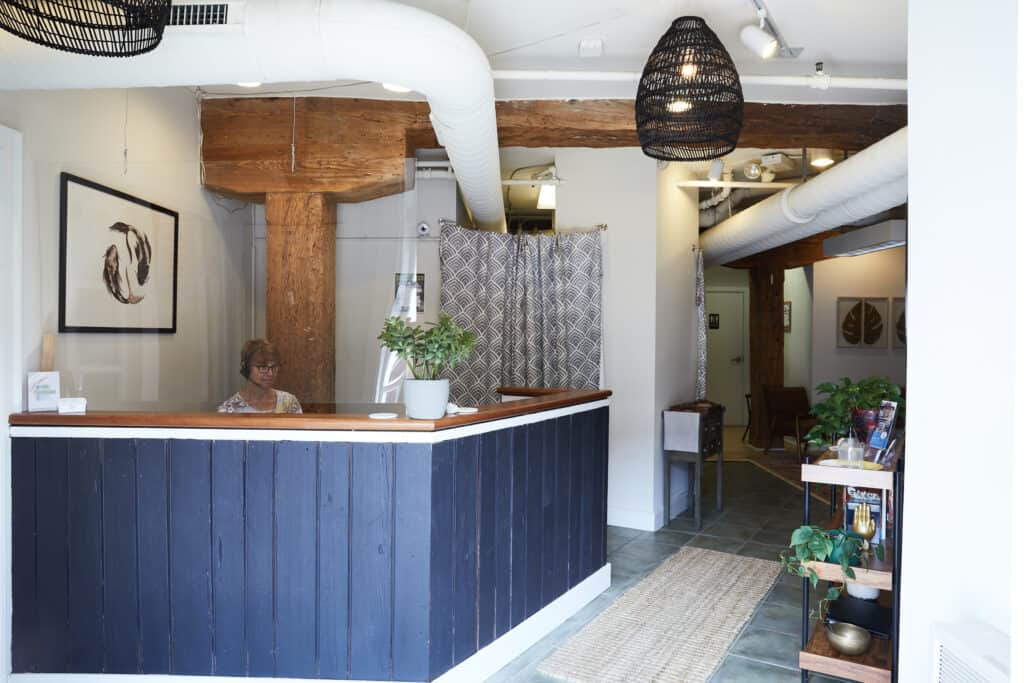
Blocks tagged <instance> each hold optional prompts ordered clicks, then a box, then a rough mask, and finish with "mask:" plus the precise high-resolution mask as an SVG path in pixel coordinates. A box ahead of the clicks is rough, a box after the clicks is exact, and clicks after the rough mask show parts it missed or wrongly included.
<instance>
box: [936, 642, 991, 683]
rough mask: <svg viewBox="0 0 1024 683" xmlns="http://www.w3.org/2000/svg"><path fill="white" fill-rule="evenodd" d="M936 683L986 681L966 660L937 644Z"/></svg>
mask: <svg viewBox="0 0 1024 683" xmlns="http://www.w3.org/2000/svg"><path fill="white" fill-rule="evenodd" d="M938 668H939V671H938V683H988V679H987V678H985V677H983V676H982V675H981V674H979V673H978V672H977V670H976V669H975V668H974V667H973V666H971V665H970V664H969V663H968V662H965V661H964V660H963V659H961V658H960V656H959V655H957V654H956V653H955V652H953V651H952V650H950V649H949V648H948V647H945V645H943V644H942V643H940V644H939V661H938Z"/></svg>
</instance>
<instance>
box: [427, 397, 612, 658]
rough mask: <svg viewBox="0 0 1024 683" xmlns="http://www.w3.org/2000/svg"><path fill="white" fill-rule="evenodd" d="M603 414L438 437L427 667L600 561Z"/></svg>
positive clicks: (507, 623) (481, 640) (538, 604)
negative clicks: (474, 434)
mask: <svg viewBox="0 0 1024 683" xmlns="http://www.w3.org/2000/svg"><path fill="white" fill-rule="evenodd" d="M607 419H608V411H607V409H598V410H591V411H588V412H586V413H578V414H576V415H572V416H568V417H563V418H558V419H554V420H547V421H544V422H540V423H534V424H530V425H526V426H522V427H514V428H512V429H509V430H504V431H501V432H497V433H494V434H493V435H491V434H488V435H484V436H483V437H469V438H466V439H458V440H456V441H454V442H447V443H445V444H440V445H439V446H436V447H435V449H434V459H433V467H432V472H431V477H432V479H431V496H432V499H433V502H432V510H433V513H432V526H431V549H430V550H431V578H430V581H431V593H432V599H433V600H434V601H435V604H437V605H438V606H439V607H441V609H440V610H439V611H434V610H432V612H431V624H430V629H431V651H430V658H431V675H437V674H438V673H440V672H443V671H445V670H446V669H447V668H450V667H451V666H453V665H455V664H458V663H459V662H461V661H463V660H465V658H466V657H468V656H469V655H471V654H473V652H475V651H476V650H478V649H480V648H481V647H484V646H485V645H486V644H487V643H489V642H491V641H492V640H493V639H494V638H496V637H499V636H501V635H502V634H504V633H506V632H508V630H510V629H511V628H514V627H516V626H517V625H519V624H520V623H522V622H523V621H525V620H526V619H527V618H529V617H530V616H531V615H533V614H535V613H536V612H537V611H538V610H540V609H542V608H543V607H544V606H546V605H547V604H549V603H550V602H551V601H553V600H554V599H556V598H557V597H558V596H560V595H562V594H563V593H564V592H565V591H566V590H567V589H569V588H571V587H573V586H575V585H576V584H578V583H579V582H580V581H582V580H583V579H585V578H587V577H588V576H590V575H591V574H593V573H594V572H595V571H597V570H598V569H600V567H601V566H603V565H604V564H605V556H606V555H605V553H606V550H605V541H604V537H605V521H606V518H607V511H606V507H607V505H606V497H605V496H604V494H603V492H602V489H603V488H605V487H607V465H606V462H605V461H606V460H607V454H608V452H607V445H606V444H605V445H603V444H602V443H600V439H601V438H602V437H603V438H607V427H606V426H604V425H602V420H603V421H605V422H606V421H607ZM453 510H454V513H453V512H452V511H453ZM474 514H475V515H476V518H475V520H474V519H473V518H472V515H474ZM584 522H585V523H584ZM471 541H475V544H476V545H475V548H474V547H471V546H469V545H467V544H468V543H469V542H471ZM492 557H493V560H491V559H490V558H492ZM473 609H475V610H476V613H475V614H474V613H473V611H472V610H473ZM452 615H454V619H453V618H452ZM474 627H475V635H476V640H475V642H474V641H473V640H472V636H473V635H474V630H473V629H474ZM470 645H472V647H470Z"/></svg>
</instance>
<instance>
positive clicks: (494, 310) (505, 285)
mask: <svg viewBox="0 0 1024 683" xmlns="http://www.w3.org/2000/svg"><path fill="white" fill-rule="evenodd" d="M441 310H443V311H444V312H446V313H447V314H448V315H450V316H451V317H452V319H453V320H454V321H455V322H456V323H457V324H458V325H461V326H462V327H465V328H466V329H468V330H470V331H472V332H473V333H475V334H476V335H477V345H476V349H475V350H474V352H473V355H472V356H471V357H470V359H469V361H467V362H466V363H465V364H463V365H462V366H460V367H459V368H457V369H456V370H455V372H454V373H449V375H448V376H449V379H451V381H452V388H451V391H452V399H453V400H454V401H455V402H456V403H458V404H460V405H478V404H481V403H492V402H493V401H494V400H495V398H496V396H495V393H494V390H495V388H497V387H499V386H530V387H572V388H579V389H596V388H597V386H598V380H599V378H600V371H601V236H600V233H599V232H598V231H596V230H595V231H593V232H585V233H565V234H558V235H554V236H546V235H507V234H499V233H494V232H484V231H481V230H465V229H463V228H460V227H458V226H457V225H455V224H453V223H445V224H444V225H443V226H442V228H441Z"/></svg>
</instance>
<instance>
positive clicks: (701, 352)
mask: <svg viewBox="0 0 1024 683" xmlns="http://www.w3.org/2000/svg"><path fill="white" fill-rule="evenodd" d="M696 304H697V400H698V401H703V400H704V399H705V398H707V394H708V327H707V325H708V323H707V315H706V314H705V313H706V312H705V310H704V251H703V250H702V249H698V250H697V301H696Z"/></svg>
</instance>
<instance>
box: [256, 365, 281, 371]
mask: <svg viewBox="0 0 1024 683" xmlns="http://www.w3.org/2000/svg"><path fill="white" fill-rule="evenodd" d="M253 367H254V368H256V369H257V370H259V371H260V372H277V371H278V370H280V369H281V365H280V363H266V364H263V363H261V364H259V365H254V366H253Z"/></svg>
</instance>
